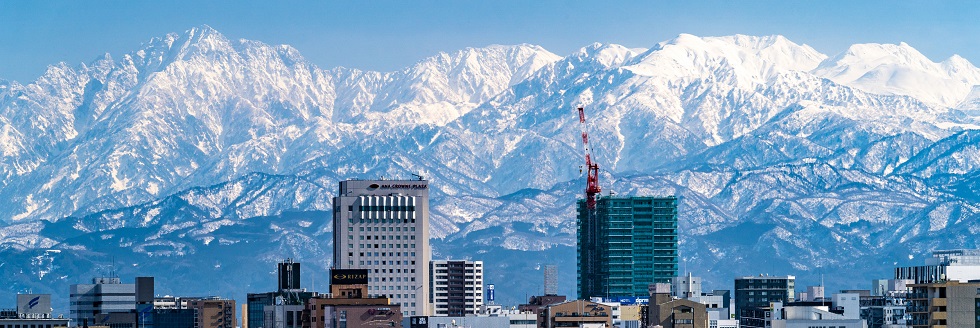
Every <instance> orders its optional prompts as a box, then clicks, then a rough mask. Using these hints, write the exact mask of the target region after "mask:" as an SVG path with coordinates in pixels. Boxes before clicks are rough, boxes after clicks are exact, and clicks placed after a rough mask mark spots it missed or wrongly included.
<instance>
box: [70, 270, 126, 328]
mask: <svg viewBox="0 0 980 328" xmlns="http://www.w3.org/2000/svg"><path fill="white" fill-rule="evenodd" d="M69 301H70V302H71V303H70V308H71V313H70V317H71V320H72V325H75V326H78V327H81V326H82V325H83V324H84V323H85V322H88V323H92V322H94V320H95V316H96V315H98V314H106V313H114V312H132V311H134V310H136V284H124V283H121V282H120V280H119V278H117V277H111V278H106V277H100V278H93V279H92V283H91V284H75V285H71V293H70V295H69Z"/></svg>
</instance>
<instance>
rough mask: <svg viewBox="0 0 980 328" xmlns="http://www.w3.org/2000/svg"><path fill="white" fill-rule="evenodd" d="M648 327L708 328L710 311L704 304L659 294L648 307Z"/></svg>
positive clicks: (654, 296) (651, 300) (667, 294)
mask: <svg viewBox="0 0 980 328" xmlns="http://www.w3.org/2000/svg"><path fill="white" fill-rule="evenodd" d="M645 318H646V320H644V321H645V322H646V326H648V327H652V326H657V325H659V326H662V327H663V328H708V310H707V308H706V307H705V305H704V304H701V303H698V302H694V301H691V300H686V299H674V298H673V297H672V296H670V294H669V293H657V294H653V295H652V296H651V297H650V303H649V305H647V306H646V315H645Z"/></svg>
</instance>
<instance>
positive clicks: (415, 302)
mask: <svg viewBox="0 0 980 328" xmlns="http://www.w3.org/2000/svg"><path fill="white" fill-rule="evenodd" d="M333 240H334V249H333V266H334V267H333V268H334V269H367V270H368V296H369V297H380V296H384V297H387V298H389V299H391V302H392V303H397V304H399V305H400V306H401V310H402V315H403V316H428V315H432V302H431V301H430V299H429V260H430V259H431V257H432V251H431V249H430V247H429V182H428V181H425V180H422V179H419V180H373V181H372V180H347V181H341V182H340V190H339V192H338V194H337V197H334V199H333ZM250 328H251V327H250Z"/></svg>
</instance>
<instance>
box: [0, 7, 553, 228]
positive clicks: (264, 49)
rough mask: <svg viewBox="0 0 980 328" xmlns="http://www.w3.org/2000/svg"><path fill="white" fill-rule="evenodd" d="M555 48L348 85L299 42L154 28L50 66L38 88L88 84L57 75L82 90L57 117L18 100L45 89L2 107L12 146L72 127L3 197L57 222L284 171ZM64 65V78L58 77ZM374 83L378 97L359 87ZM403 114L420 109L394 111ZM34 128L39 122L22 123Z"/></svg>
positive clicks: (469, 97)
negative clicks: (121, 46) (74, 63)
mask: <svg viewBox="0 0 980 328" xmlns="http://www.w3.org/2000/svg"><path fill="white" fill-rule="evenodd" d="M555 58H556V56H554V55H553V54H551V53H548V52H547V51H545V50H543V49H541V48H540V47H535V46H529V45H522V46H513V47H511V46H492V47H488V48H485V49H468V50H465V51H461V52H458V53H455V54H442V55H439V56H437V57H434V58H432V59H429V60H426V61H423V62H421V63H420V64H418V65H416V66H415V67H412V68H409V69H406V70H404V71H401V72H398V73H392V74H375V73H367V74H354V75H355V76H356V77H355V78H347V79H344V82H341V83H336V82H335V79H337V77H334V76H333V75H332V74H331V72H329V71H323V70H320V69H318V68H317V67H315V66H313V65H312V64H309V63H307V62H306V61H305V60H304V59H303V58H302V56H301V55H299V53H298V52H297V51H296V50H295V49H293V48H291V47H288V46H268V45H265V44H262V43H259V42H254V41H247V40H240V41H231V40H228V39H226V38H225V37H224V36H222V35H221V34H220V33H218V32H217V31H215V30H213V29H211V28H210V27H206V26H205V27H201V28H194V29H191V30H189V31H187V32H186V33H184V34H180V35H178V34H171V35H168V36H166V37H164V38H159V39H153V40H151V41H150V42H149V43H148V44H147V45H145V46H144V47H143V49H140V50H138V51H136V52H134V53H132V54H129V55H126V56H124V57H123V58H122V60H120V61H119V62H114V61H113V60H112V59H111V58H110V57H108V56H106V57H105V58H102V59H100V60H97V61H96V62H94V63H93V64H92V65H90V66H84V65H83V66H82V67H81V68H79V69H78V71H79V72H75V71H74V70H71V69H70V68H68V67H67V66H66V65H62V66H59V67H53V68H52V69H50V70H49V73H48V74H47V75H46V77H45V78H42V79H41V80H39V81H38V82H35V84H32V85H29V86H28V87H27V88H26V89H28V90H34V89H40V88H41V87H42V86H44V85H46V84H45V83H53V81H56V80H58V81H72V83H73V84H71V85H73V86H74V87H75V89H69V88H67V87H64V86H61V87H55V86H51V87H48V88H50V89H52V91H51V92H53V93H54V95H53V96H48V95H44V96H43V97H48V98H68V99H75V100H74V102H71V103H67V104H64V105H65V106H67V107H75V108H74V110H72V109H59V110H58V111H56V112H55V113H53V114H50V115H55V114H58V115H61V116H59V118H58V120H54V119H52V120H50V121H53V122H54V123H51V124H54V125H53V126H40V127H31V126H30V125H31V124H37V123H32V121H31V115H30V113H31V110H26V109H24V108H22V107H23V106H22V105H20V104H21V102H18V101H16V99H23V98H26V99H28V100H30V99H33V98H32V97H30V96H25V97H21V98H15V99H14V101H5V103H4V104H0V106H2V107H0V108H2V109H4V110H5V115H4V116H3V117H4V119H7V120H15V124H11V125H10V126H9V127H5V131H6V132H5V133H4V136H5V137H4V140H5V144H9V145H11V146H10V147H8V148H10V151H9V152H13V153H19V152H22V151H24V150H25V149H27V150H36V149H38V148H39V147H36V146H34V147H19V146H18V145H20V144H22V143H23V142H22V140H20V139H18V136H19V135H22V134H23V132H22V131H21V130H25V129H27V130H25V131H29V132H31V133H34V132H36V131H34V130H29V129H30V128H34V129H35V130H37V131H41V130H43V131H59V128H60V129H62V130H65V131H67V132H64V133H62V134H60V135H56V136H53V137H51V140H47V141H44V140H45V139H44V136H43V135H41V136H40V137H38V139H37V140H41V141H44V142H45V143H48V144H53V145H56V146H57V147H55V148H53V149H50V150H49V151H48V152H40V153H39V154H35V155H34V156H29V155H30V154H28V155H25V156H15V157H11V158H8V159H5V161H4V169H5V170H4V172H3V173H4V175H7V176H14V175H17V176H18V177H17V178H16V179H11V180H14V181H13V182H11V185H10V187H8V188H4V190H2V191H0V194H5V195H9V196H10V197H11V198H8V199H9V200H10V203H11V204H12V206H11V207H9V208H10V210H9V211H7V213H9V214H8V215H7V217H9V218H14V219H23V218H47V219H57V218H58V217H59V216H65V215H69V214H76V215H82V214H85V213H91V212H95V211H99V210H102V209H110V208H114V207H118V206H126V205H128V204H132V203H134V202H140V201H145V200H149V199H152V198H153V197H158V196H162V195H167V194H169V193H173V192H175V191H177V190H180V189H183V188H188V187H193V186H198V185H201V184H202V183H204V184H210V183H215V182H219V181H224V180H227V179H228V178H234V177H237V176H241V175H242V174H245V173H249V172H271V173H276V172H281V171H285V170H289V169H291V168H293V167H294V166H295V164H298V163H303V162H306V161H309V160H311V159H313V158H315V156H313V155H314V154H316V153H322V151H321V150H320V149H323V148H324V146H327V148H326V149H328V150H327V152H332V151H333V150H336V149H337V148H339V147H342V146H343V145H340V144H338V143H336V139H331V138H329V137H327V136H338V135H343V136H344V137H342V138H340V139H352V138H363V137H353V135H355V134H356V133H361V134H365V135H369V134H371V133H374V132H377V131H380V130H384V129H394V127H385V126H384V125H383V124H382V122H389V123H395V122H397V124H409V125H416V124H426V123H440V122H444V121H446V120H451V119H453V118H455V117H456V116H458V115H459V114H460V113H461V112H464V111H465V110H467V109H468V108H472V107H473V106H475V105H474V104H473V103H471V102H480V101H482V100H483V99H484V98H486V97H488V96H489V95H492V94H495V93H497V92H499V90H501V89H503V88H506V87H507V86H509V85H510V83H513V81H512V80H515V79H518V80H519V79H520V78H521V77H522V76H524V75H527V74H530V73H531V72H533V71H534V70H536V69H537V67H540V66H541V65H544V64H546V63H548V62H549V61H551V60H554V59H555ZM58 74H62V75H65V77H62V78H60V79H57V78H55V76H58ZM341 78H343V75H341ZM351 80H353V81H351ZM375 80H377V81H381V82H382V83H380V84H378V83H375V82H372V81H375ZM49 81H52V82H49ZM61 84H65V82H61ZM374 84H376V85H374ZM337 88H343V89H342V90H340V91H338V90H337ZM359 90H360V91H359ZM364 91H367V92H374V93H375V94H374V95H370V96H358V95H357V93H358V92H364ZM65 93H68V94H70V95H66V94H65ZM338 94H341V95H343V96H341V97H338ZM37 97H41V96H37ZM343 97H347V98H343ZM45 99H46V98H45ZM359 99H360V100H359ZM364 99H367V100H369V101H366V102H365V101H363V100H364ZM344 100H350V101H353V103H355V104H356V103H359V102H360V103H363V104H362V105H364V107H366V108H368V109H369V110H370V111H369V114H368V115H367V120H366V121H363V122H359V123H363V126H359V127H355V126H350V125H343V124H341V125H335V124H331V123H330V122H331V118H336V117H342V116H345V114H338V113H334V108H335V106H337V105H341V106H343V107H342V108H343V110H342V112H346V113H349V112H350V111H351V110H352V108H356V107H357V106H351V105H350V103H345V102H343V101H344ZM51 101H54V100H51ZM34 102H35V101H23V103H27V104H30V103H34ZM38 106H41V105H38ZM42 107H43V108H44V110H47V111H50V110H49V107H51V108H59V107H53V106H42ZM38 111H41V110H38ZM406 111H407V112H406ZM393 112H405V113H408V112H412V113H414V114H411V115H409V116H404V117H401V116H398V115H394V116H391V115H390V114H392V113H393ZM11 117H12V118H13V119H11ZM18 121H22V122H24V123H22V124H20V125H18V124H16V122H18ZM46 122H47V121H40V122H38V123H46ZM23 125H26V126H27V127H26V128H24V127H20V128H18V127H19V126H23ZM10 127H13V129H10ZM76 128H77V129H76ZM311 129H315V130H316V131H315V132H314V131H311ZM308 135H318V136H321V137H319V138H317V139H316V140H319V142H317V143H312V144H311V143H308V142H307V141H305V140H304V141H298V142H299V143H300V144H302V145H305V146H307V147H311V149H297V148H296V147H293V146H292V143H293V142H296V141H297V139H298V138H300V137H302V136H308ZM34 142H39V141H34ZM52 147H54V146H52ZM330 149H332V150H330ZM41 150H45V149H44V148H41ZM25 161H28V162H27V163H24V162H25ZM45 162H46V163H45ZM41 163H45V165H41ZM23 166H30V168H29V169H23V168H22V167H23ZM35 167H36V168H35ZM175 188H176V189H175ZM28 190H30V191H28ZM60 190H85V191H86V192H79V193H76V194H73V195H68V196H67V197H68V199H69V201H67V202H65V201H50V200H52V199H58V198H60V197H61V196H55V194H56V193H58V192H60Z"/></svg>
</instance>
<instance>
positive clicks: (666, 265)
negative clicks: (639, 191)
mask: <svg viewBox="0 0 980 328" xmlns="http://www.w3.org/2000/svg"><path fill="white" fill-rule="evenodd" d="M589 214H590V213H589V209H588V208H587V207H586V202H585V200H579V202H578V217H577V226H578V231H577V237H578V244H577V245H578V247H577V248H578V249H577V251H578V253H577V254H578V258H577V259H578V270H577V274H578V296H579V298H580V299H589V298H592V297H616V296H647V295H649V294H648V292H647V286H648V285H649V284H651V283H670V279H671V278H672V277H674V276H676V275H677V198H676V197H604V198H600V199H599V200H598V202H597V204H596V218H595V219H596V220H597V222H595V224H594V225H589V224H587V223H588V220H589ZM589 226H595V227H596V230H597V231H593V232H589V231H587V230H586V229H588V228H587V227H589ZM589 259H594V260H593V261H590V260H589ZM591 262H594V263H591Z"/></svg>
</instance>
